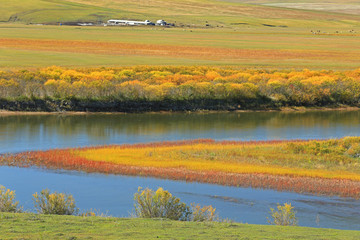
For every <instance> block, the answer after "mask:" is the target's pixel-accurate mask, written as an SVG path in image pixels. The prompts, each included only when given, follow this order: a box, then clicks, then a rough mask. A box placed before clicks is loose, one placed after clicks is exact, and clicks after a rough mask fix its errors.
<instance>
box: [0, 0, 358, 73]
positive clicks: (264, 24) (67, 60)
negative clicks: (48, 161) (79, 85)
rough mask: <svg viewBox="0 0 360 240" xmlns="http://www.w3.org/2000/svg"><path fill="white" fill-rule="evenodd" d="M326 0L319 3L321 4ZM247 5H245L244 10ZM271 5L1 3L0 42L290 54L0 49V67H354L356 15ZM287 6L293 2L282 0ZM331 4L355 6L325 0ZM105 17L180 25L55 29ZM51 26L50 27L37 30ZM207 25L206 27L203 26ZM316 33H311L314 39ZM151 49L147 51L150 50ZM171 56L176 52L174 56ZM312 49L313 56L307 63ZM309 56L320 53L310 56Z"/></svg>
mask: <svg viewBox="0 0 360 240" xmlns="http://www.w3.org/2000/svg"><path fill="white" fill-rule="evenodd" d="M323 2H324V0H319V3H323ZM250 3H251V4H250ZM268 3H274V1H273V0H257V1H254V2H249V1H246V0H244V1H243V0H177V1H165V0H149V1H141V0H134V1H128V0H90V1H89V0H67V1H65V0H31V1H30V0H21V1H20V0H3V1H2V5H1V8H0V40H1V39H35V40H36V39H42V40H48V39H50V40H76V41H91V42H92V44H93V45H94V46H96V42H102V43H135V44H151V45H155V46H173V47H175V48H176V46H191V47H208V48H212V49H213V50H214V51H215V52H216V51H217V49H218V48H222V49H227V50H228V51H231V50H232V49H237V50H260V51H261V50H279V51H290V52H294V53H301V56H298V55H299V54H297V55H296V54H295V56H292V57H289V58H286V59H285V58H284V57H283V58H279V57H277V55H276V53H275V54H274V57H269V56H268V57H265V56H262V55H259V56H257V57H251V56H241V57H237V58H229V57H226V56H220V55H219V57H215V58H214V57H212V58H210V57H208V56H206V55H205V54H199V55H200V56H180V55H181V54H178V56H175V55H176V54H175V55H171V54H169V55H161V56H159V55H156V54H154V55H153V56H149V55H142V54H132V55H120V54H118V55H116V54H109V53H102V54H101V53H99V52H97V53H94V52H91V51H89V52H86V51H82V52H79V51H62V50H57V49H56V46H54V50H51V49H46V50H44V49H40V50H39V49H36V47H33V48H32V49H31V48H25V47H20V46H19V47H16V46H6V45H1V44H0V68H1V69H10V68H38V67H46V66H51V65H60V66H66V67H79V66H80V67H90V66H127V65H216V66H236V67H239V68H246V67H251V68H277V69H283V68H295V69H303V68H309V69H355V68H358V67H359V66H360V64H359V62H360V57H359V56H360V49H359V47H358V46H359V45H360V40H359V37H360V15H359V14H348V13H338V12H329V11H325V10H326V9H325V10H324V11H319V10H316V11H315V10H301V9H291V8H286V7H276V6H275V7H274V6H265V5H263V4H268ZM285 3H294V1H293V0H287V1H286V2H285ZM331 3H333V4H356V2H352V0H346V1H340V0H331ZM110 18H125V19H138V20H145V19H150V20H152V21H156V20H157V19H165V20H167V21H169V22H174V23H176V24H177V26H178V27H176V28H163V27H153V26H147V27H110V26H108V27H104V26H88V27H80V26H64V25H63V26H60V24H59V23H66V22H95V23H97V22H106V21H107V20H108V19H110ZM39 24H40V25H39ZM42 24H52V25H42ZM205 24H210V26H209V27H205ZM314 32H316V33H317V34H314ZM150 49H151V47H150ZM174 51H176V49H175V50H174ZM308 51H309V54H310V51H312V54H313V56H311V57H310V56H309V57H307V53H308ZM314 51H318V52H316V53H315V54H314Z"/></svg>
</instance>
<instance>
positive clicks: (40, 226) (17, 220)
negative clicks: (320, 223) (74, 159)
mask: <svg viewBox="0 0 360 240" xmlns="http://www.w3.org/2000/svg"><path fill="white" fill-rule="evenodd" d="M240 214H241V213H240ZM0 222H1V225H0V239H14V238H16V239H17V238H22V239H157V238H159V239H278V240H281V239H316V240H318V239H334V240H335V239H339V240H340V239H349V240H350V239H359V238H360V232H359V231H348V230H335V229H322V228H307V227H281V226H267V225H251V224H240V223H218V222H211V223H200V222H180V221H171V220H165V219H139V218H112V217H77V216H58V215H38V214H33V213H0Z"/></svg>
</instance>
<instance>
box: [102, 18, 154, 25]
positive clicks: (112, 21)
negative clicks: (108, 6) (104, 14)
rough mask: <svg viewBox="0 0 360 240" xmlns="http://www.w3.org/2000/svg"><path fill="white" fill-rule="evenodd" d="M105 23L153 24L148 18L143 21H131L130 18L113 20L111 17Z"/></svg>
mask: <svg viewBox="0 0 360 240" xmlns="http://www.w3.org/2000/svg"><path fill="white" fill-rule="evenodd" d="M107 25H111V26H116V25H131V26H138V25H155V24H154V23H152V22H151V21H149V20H145V21H131V20H114V19H111V20H109V21H107Z"/></svg>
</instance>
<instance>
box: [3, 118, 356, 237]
mask: <svg viewBox="0 0 360 240" xmlns="http://www.w3.org/2000/svg"><path fill="white" fill-rule="evenodd" d="M359 119H360V111H324V112H288V113H286V112H244V113H192V114H185V113H182V114H180V113H171V114H170V113H169V114H168V113H166V114H89V115H7V116H6V115H0V154H1V153H15V152H22V151H29V150H44V149H51V148H66V147H78V146H79V147H80V146H91V145H104V144H123V143H138V142H153V141H164V140H166V141H171V140H183V139H197V138H212V139H215V140H273V139H324V138H340V137H344V136H360V121H359ZM0 185H4V186H6V187H7V188H10V189H13V190H16V194H17V199H18V200H19V201H20V202H21V204H22V205H23V206H24V207H25V209H32V199H31V194H32V193H34V192H39V191H41V189H44V188H49V189H50V190H52V191H58V192H66V193H70V194H73V195H74V197H75V200H76V202H77V205H78V207H79V208H80V209H88V210H89V209H97V210H98V211H100V212H103V213H106V212H107V213H108V214H109V215H112V216H120V217H126V216H129V213H131V211H132V209H133V194H134V193H135V192H136V191H137V188H138V187H139V186H142V187H149V188H152V189H156V188H157V187H163V188H164V189H166V190H169V191H170V192H171V193H173V194H174V195H175V196H177V197H180V198H181V199H182V200H183V201H184V202H186V203H188V204H190V203H192V202H196V203H199V204H201V205H210V204H211V205H213V206H214V207H216V208H217V210H218V212H219V214H220V216H221V217H223V218H229V219H232V220H235V221H238V222H244V223H245V222H246V223H255V224H266V223H267V220H266V217H268V216H269V209H270V207H273V208H274V207H276V204H277V203H281V204H282V203H284V202H291V203H292V204H293V205H294V206H295V208H296V210H297V212H298V213H297V216H298V218H299V225H301V226H312V227H328V228H338V229H357V230H360V224H359V223H360V215H359V214H358V213H359V212H360V201H359V200H354V199H344V198H338V197H319V196H312V195H302V194H295V193H287V192H276V191H272V190H259V189H250V188H237V187H225V186H217V185H210V184H199V183H186V182H177V181H169V180H159V179H153V178H142V177H127V176H111V175H110V176H107V175H102V174H83V173H78V172H68V171H57V172H54V171H45V170H39V169H32V168H31V169H18V168H11V167H0Z"/></svg>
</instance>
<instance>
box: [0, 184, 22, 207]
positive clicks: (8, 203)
mask: <svg viewBox="0 0 360 240" xmlns="http://www.w3.org/2000/svg"><path fill="white" fill-rule="evenodd" d="M18 205H19V202H16V201H15V191H11V190H10V189H7V188H5V187H4V186H2V185H0V212H20V208H19V207H18Z"/></svg>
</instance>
